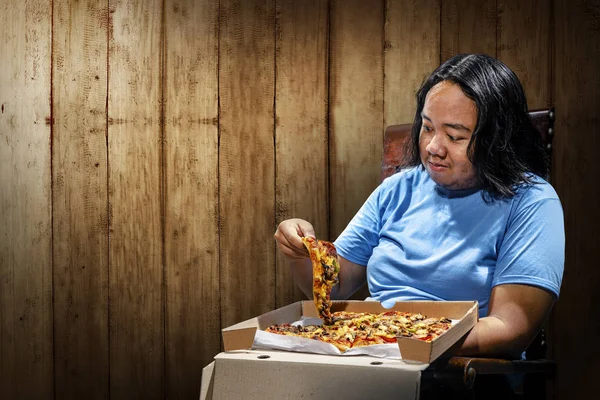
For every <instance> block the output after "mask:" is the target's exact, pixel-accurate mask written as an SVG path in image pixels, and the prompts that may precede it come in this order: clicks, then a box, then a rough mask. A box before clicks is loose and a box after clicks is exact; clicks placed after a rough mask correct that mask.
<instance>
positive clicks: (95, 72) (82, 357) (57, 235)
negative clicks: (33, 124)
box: [52, 0, 109, 399]
mask: <svg viewBox="0 0 600 400" xmlns="http://www.w3.org/2000/svg"><path fill="white" fill-rule="evenodd" d="M53 6H54V35H53V42H54V43H53V59H54V63H53V66H52V67H53V80H52V85H53V90H52V93H53V104H52V107H53V111H52V115H53V141H52V149H53V154H52V159H53V161H52V165H53V168H52V182H53V196H52V203H53V219H54V224H53V225H54V229H53V231H54V234H53V236H54V288H55V290H54V348H55V354H54V358H55V382H56V388H55V393H56V397H57V398H60V399H76V398H89V399H105V398H108V389H109V387H108V197H107V196H108V193H107V189H108V188H107V181H106V177H107V163H106V156H107V146H106V94H107V87H106V82H107V68H106V61H107V56H108V52H107V49H108V48H107V29H108V1H104V2H100V3H99V2H97V1H94V0H86V1H82V2H69V1H66V0H61V1H54V2H53Z"/></svg>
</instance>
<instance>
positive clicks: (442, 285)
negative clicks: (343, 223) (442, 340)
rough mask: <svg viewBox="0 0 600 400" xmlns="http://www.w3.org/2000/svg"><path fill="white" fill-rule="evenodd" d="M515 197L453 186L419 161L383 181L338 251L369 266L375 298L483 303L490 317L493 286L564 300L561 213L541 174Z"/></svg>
mask: <svg viewBox="0 0 600 400" xmlns="http://www.w3.org/2000/svg"><path fill="white" fill-rule="evenodd" d="M534 179H535V182H536V184H535V185H529V186H523V187H520V188H519V189H518V190H517V194H516V195H515V196H514V197H513V198H511V199H508V200H497V201H493V202H491V203H486V202H485V201H484V200H483V197H482V195H481V191H480V190H476V189H468V190H458V191H452V190H446V189H444V188H442V187H440V186H437V185H436V184H435V182H434V181H433V180H432V179H431V178H430V177H429V174H428V173H427V172H426V171H425V170H424V169H423V168H421V167H417V168H411V169H407V170H404V171H402V172H400V173H398V174H395V175H393V176H391V177H389V178H387V179H385V180H384V181H383V182H382V183H381V185H380V186H379V187H378V188H377V189H376V190H375V191H374V192H373V193H372V194H371V195H370V196H369V198H368V200H367V201H366V202H365V204H364V205H363V206H362V207H361V209H360V210H359V211H358V213H357V214H356V215H355V216H354V218H353V219H352V221H351V222H350V224H349V225H348V226H347V227H346V229H345V230H344V231H343V232H342V234H341V235H340V236H339V237H338V239H337V240H336V241H335V246H336V248H337V251H338V253H339V255H340V256H342V257H344V258H346V259H347V260H349V261H351V262H353V263H356V264H359V265H366V266H367V282H368V285H369V291H370V293H371V297H372V298H373V299H374V300H377V301H380V302H381V303H382V304H383V306H384V307H391V306H393V304H394V303H395V302H396V301H405V300H449V301H450V300H452V301H458V300H477V301H478V302H479V313H480V316H485V315H487V309H488V303H489V298H490V292H491V289H492V287H494V286H496V285H501V284H508V283H512V284H514V283H516V284H526V285H533V286H537V287H541V288H544V289H547V290H548V291H550V292H552V293H554V294H555V295H556V296H557V297H558V294H559V291H560V286H561V281H562V275H563V268H564V247H565V245H564V244H565V237H564V225H563V213H562V207H561V204H560V201H559V199H558V196H557V194H556V192H555V191H554V189H553V188H552V186H550V184H549V183H547V182H546V181H544V180H543V179H541V178H539V177H534Z"/></svg>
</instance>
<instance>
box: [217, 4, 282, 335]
mask: <svg viewBox="0 0 600 400" xmlns="http://www.w3.org/2000/svg"><path fill="white" fill-rule="evenodd" d="M220 24H221V30H220V38H219V40H220V53H219V57H220V58H219V98H220V125H219V126H220V150H219V187H220V192H219V193H220V199H219V215H220V224H221V233H220V247H219V253H220V256H219V259H220V264H221V273H220V284H221V323H222V325H223V326H224V327H225V326H228V325H231V324H233V323H235V322H238V321H241V320H244V319H247V318H251V317H253V316H256V315H258V314H262V313H264V312H265V311H268V310H271V309H273V307H274V306H275V241H274V240H273V232H274V231H275V221H274V219H275V218H274V209H275V200H274V198H275V189H274V181H275V171H274V169H275V168H274V167H275V163H274V144H273V141H274V140H273V136H274V115H273V114H274V106H273V103H274V99H273V97H274V91H275V87H274V85H275V76H274V72H275V65H274V62H275V61H274V58H275V39H274V37H275V31H274V29H275V1H274V0H252V1H240V0H223V1H221V10H220Z"/></svg>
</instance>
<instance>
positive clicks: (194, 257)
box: [164, 0, 221, 399]
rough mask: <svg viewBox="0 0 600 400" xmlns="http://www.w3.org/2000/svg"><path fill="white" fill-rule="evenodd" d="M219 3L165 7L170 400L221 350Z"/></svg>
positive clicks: (190, 392)
mask: <svg viewBox="0 0 600 400" xmlns="http://www.w3.org/2000/svg"><path fill="white" fill-rule="evenodd" d="M218 12H219V2H218V0H211V1H204V2H199V1H195V0H182V1H175V0H167V1H166V2H165V92H164V99H165V122H166V123H165V165H164V168H165V254H166V264H165V280H166V337H165V342H166V343H165V345H166V349H165V350H166V351H165V353H166V360H165V361H166V374H167V375H166V376H167V381H166V392H167V398H174V399H175V398H177V399H193V398H196V397H197V396H198V393H200V374H201V371H202V368H204V367H205V366H206V365H207V364H209V363H210V362H211V361H212V359H213V357H214V356H215V355H216V354H217V353H219V351H220V349H221V335H220V327H221V325H220V324H221V321H220V310H219V307H220V306H219V301H220V299H219V294H220V290H219V258H218V257H219V226H218V223H219V214H218V210H219V208H218V155H219V151H218V144H219V137H218V134H219V132H218V107H219V103H218V83H219V82H218V75H217V74H218V70H217V68H218V37H217V34H218Z"/></svg>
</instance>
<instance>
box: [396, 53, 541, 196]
mask: <svg viewBox="0 0 600 400" xmlns="http://www.w3.org/2000/svg"><path fill="white" fill-rule="evenodd" d="M442 81H449V82H452V83H455V84H457V85H459V86H460V88H461V89H462V91H463V93H464V94H465V95H466V96H467V97H469V98H470V99H471V100H473V101H474V102H475V104H476V106H477V125H476V127H475V131H474V132H473V135H472V136H471V141H470V142H469V146H468V148H467V156H468V157H469V160H470V161H471V163H472V164H473V166H474V167H475V170H476V173H477V178H478V180H479V183H480V184H481V187H482V189H484V191H483V192H482V193H483V195H484V199H486V201H491V200H494V199H503V198H504V199H506V198H510V197H512V196H514V195H515V191H516V189H517V187H518V186H519V185H523V184H525V185H529V184H532V178H533V177H532V175H531V174H535V175H538V176H541V177H545V176H546V175H547V173H548V166H549V160H548V156H547V154H546V151H545V150H544V148H543V146H542V142H541V137H540V134H539V133H538V132H537V130H536V129H535V126H534V125H533V123H532V121H531V118H530V117H529V114H528V109H527V100H526V98H525V92H524V91H523V87H522V86H521V82H519V78H517V76H516V75H515V73H514V72H513V71H511V70H510V69H509V68H508V67H507V66H506V65H505V64H503V63H502V62H500V61H499V60H497V59H495V58H492V57H490V56H488V55H485V54H459V55H456V56H454V57H452V58H450V59H449V60H448V61H446V62H444V63H443V64H442V65H440V66H439V67H438V68H437V69H436V70H435V71H433V73H432V74H431V75H430V76H429V78H428V79H427V80H426V81H425V82H424V83H423V85H422V86H421V88H420V89H419V91H418V92H417V96H416V97H417V111H416V113H415V120H414V124H413V127H412V132H411V137H410V140H408V141H407V147H406V149H405V151H406V157H405V160H406V162H405V166H419V165H422V164H421V157H420V153H419V135H420V131H421V125H422V123H423V121H422V118H421V112H422V111H423V107H424V105H425V97H426V96H427V93H428V92H429V90H430V89H431V88H432V87H433V86H435V85H437V84H438V83H439V82H442Z"/></svg>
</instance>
